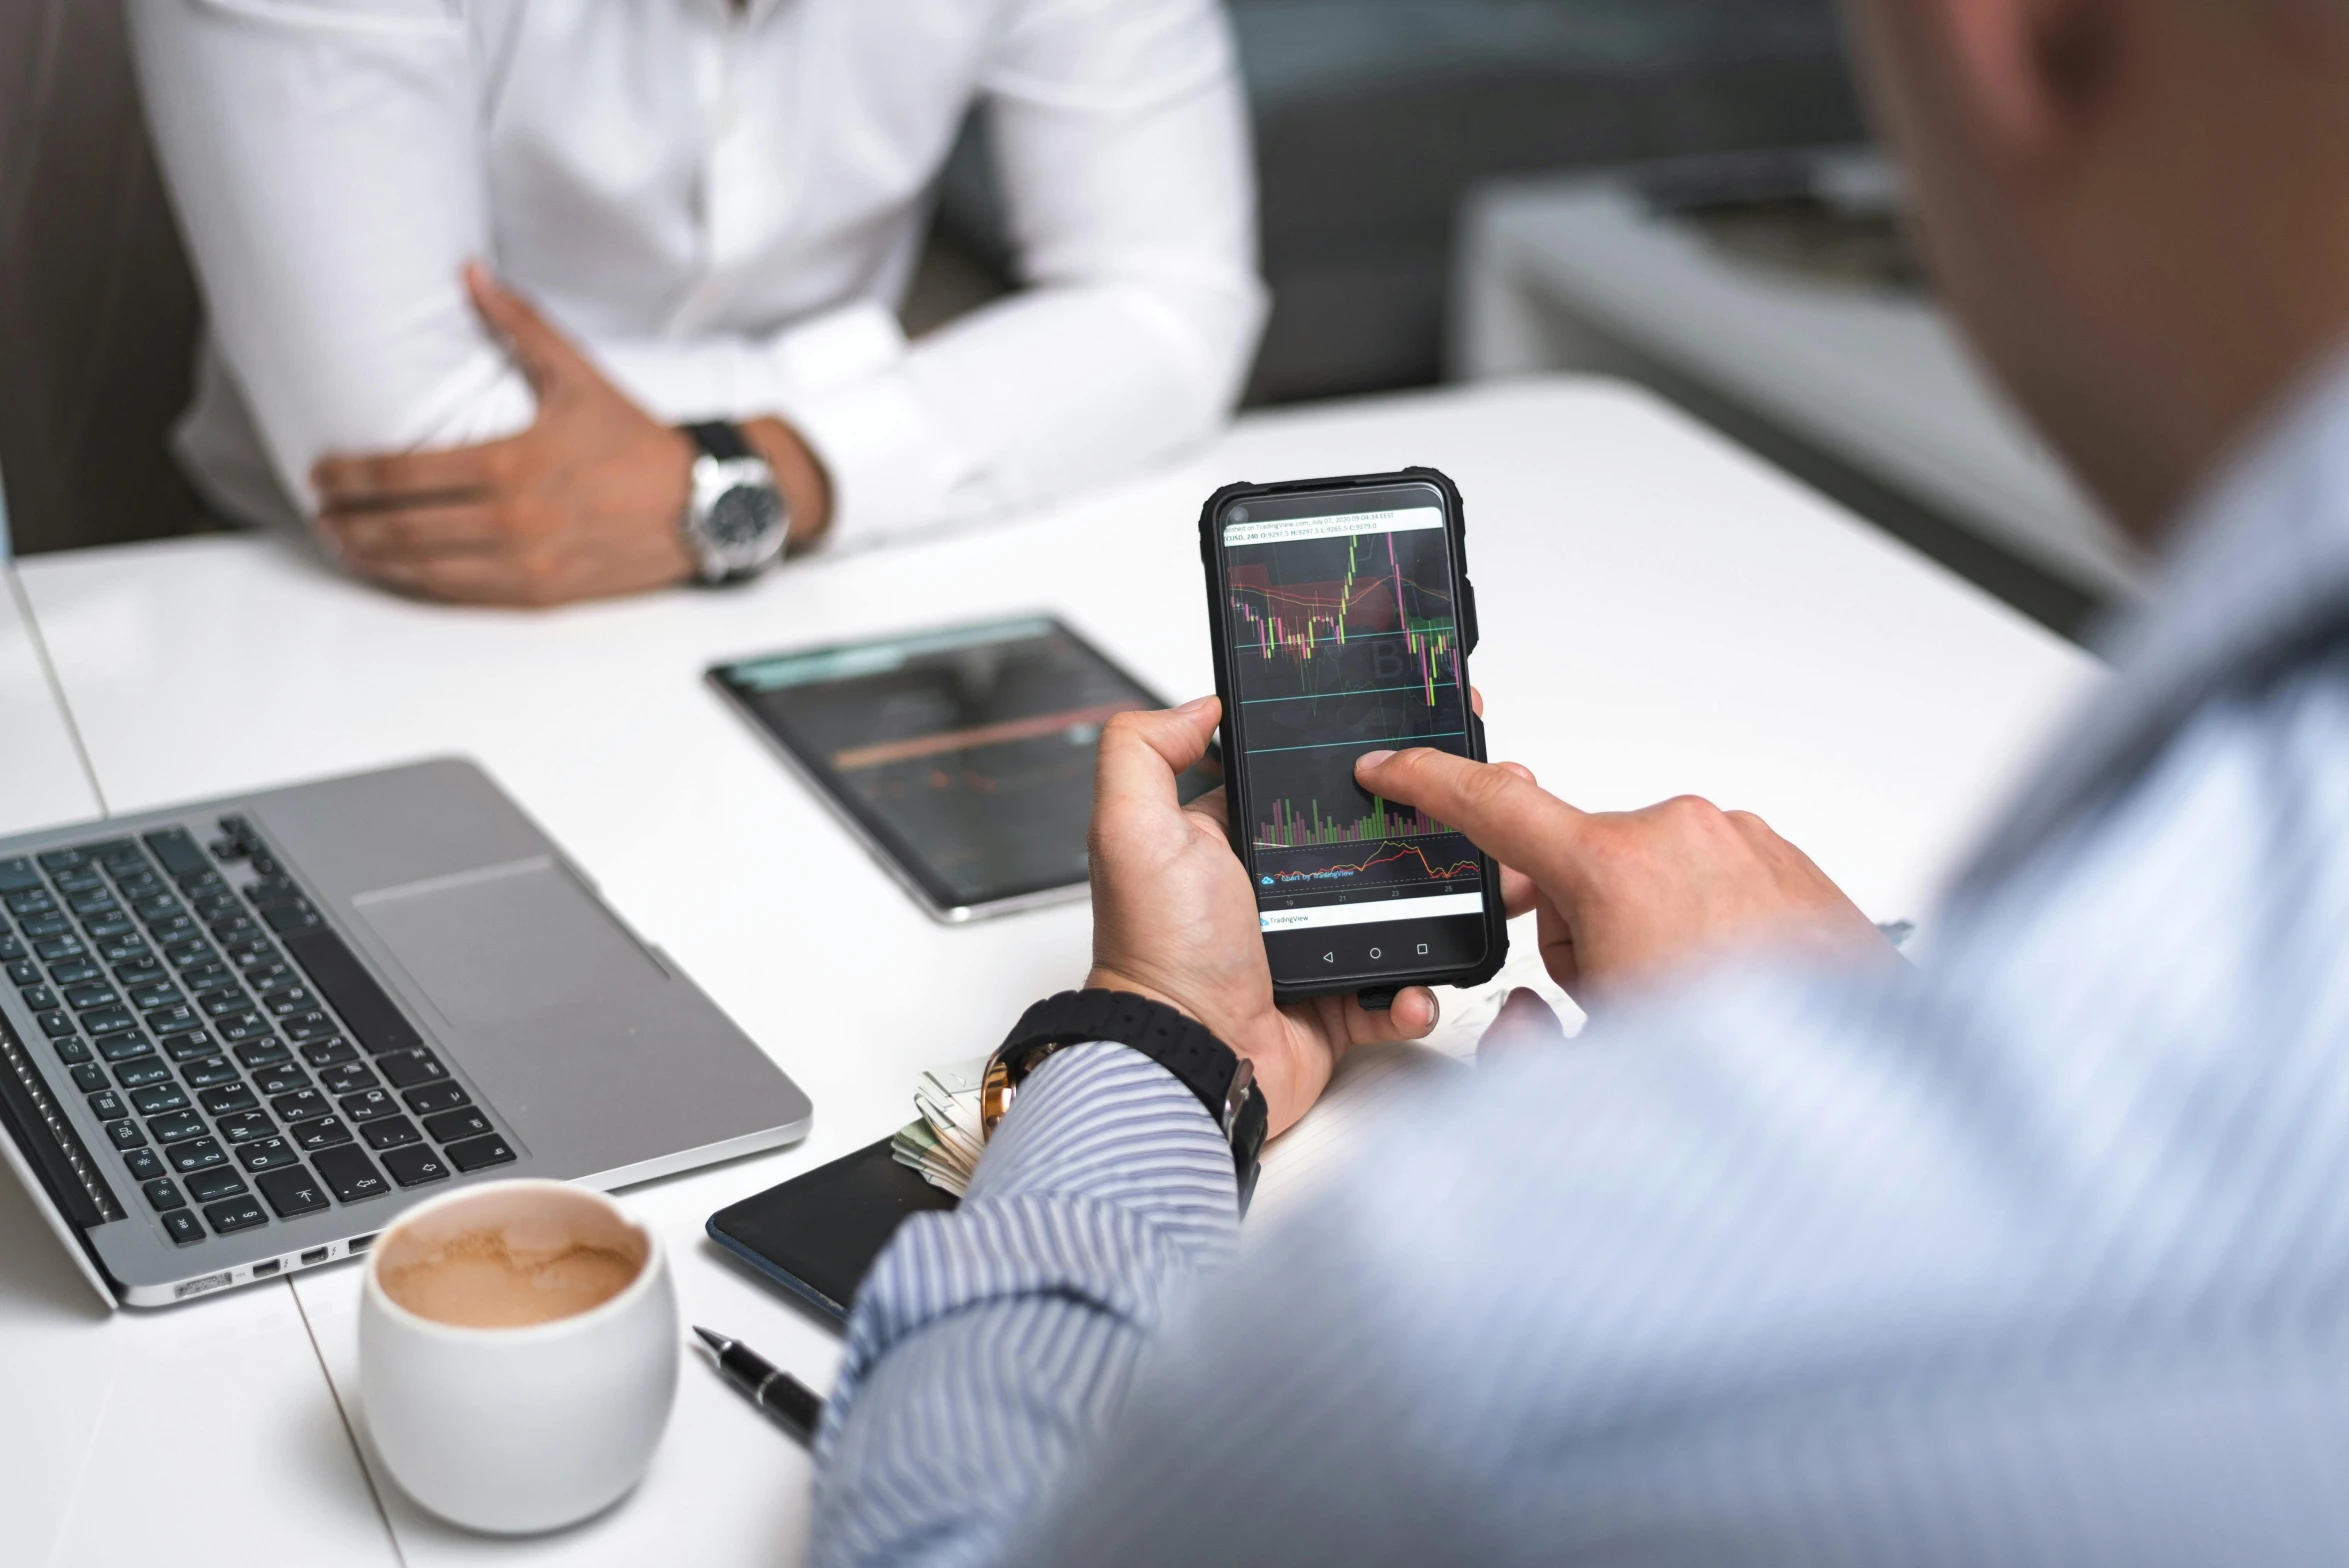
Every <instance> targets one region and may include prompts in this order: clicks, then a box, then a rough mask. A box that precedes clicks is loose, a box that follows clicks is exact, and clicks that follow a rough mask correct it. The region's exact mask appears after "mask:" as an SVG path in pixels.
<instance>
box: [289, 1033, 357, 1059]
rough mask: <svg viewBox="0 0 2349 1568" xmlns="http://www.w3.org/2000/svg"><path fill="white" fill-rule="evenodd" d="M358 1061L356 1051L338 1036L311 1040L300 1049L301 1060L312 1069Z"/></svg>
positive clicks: (349, 1043)
mask: <svg viewBox="0 0 2349 1568" xmlns="http://www.w3.org/2000/svg"><path fill="white" fill-rule="evenodd" d="M358 1059H359V1052H358V1050H357V1049H356V1048H355V1047H353V1046H352V1044H351V1042H350V1041H348V1040H346V1039H344V1038H343V1037H342V1036H341V1035H339V1034H337V1035H329V1036H328V1037H327V1038H325V1039H323V1040H313V1041H311V1042H310V1043H309V1044H308V1045H305V1046H303V1047H302V1060H303V1061H305V1062H308V1063H309V1064H310V1065H311V1066H313V1067H332V1066H333V1065H334V1064H335V1063H337V1062H355V1061H357V1060H358Z"/></svg>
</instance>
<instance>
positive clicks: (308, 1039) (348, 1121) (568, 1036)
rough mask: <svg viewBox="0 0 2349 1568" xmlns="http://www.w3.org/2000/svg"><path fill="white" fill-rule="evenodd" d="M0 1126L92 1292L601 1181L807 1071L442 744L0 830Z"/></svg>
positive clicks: (321, 1247)
mask: <svg viewBox="0 0 2349 1568" xmlns="http://www.w3.org/2000/svg"><path fill="white" fill-rule="evenodd" d="M0 968H4V969H5V970H6V971H7V981H8V983H7V984H6V986H5V987H4V988H0V1131H4V1132H5V1136H4V1137H0V1151H5V1154H6V1157H7V1160H8V1163H9V1164H10V1165H12V1166H13V1167H14V1168H15V1169H16V1172H17V1174H18V1176H19V1177H20V1178H21V1179H22V1180H23V1181H24V1183H25V1185H26V1187H27V1188H28V1189H29V1190H30V1191H31V1192H32V1193H33V1195H34V1197H35V1198H36V1200H37V1201H38V1202H39V1203H40V1205H41V1207H42V1209H43V1211H44V1213H45V1214H46V1215H47V1217H48V1219H49V1222H50V1224H51V1225H52V1226H53V1227H55V1229H56V1230H57V1232H58V1234H59V1236H60V1237H61V1238H63V1239H64V1240H65V1242H66V1244H67V1245H68V1247H69V1248H70V1249H71V1251H72V1252H73V1254H74V1257H75V1259H76V1261H77V1262H78V1263H79V1264H80V1265H81V1267H82V1270H83V1272H84V1274H86V1275H87V1276H88V1277H89V1279H90V1282H91V1283H92V1284H93V1285H95V1286H96V1287H97V1288H98V1289H99V1290H100V1292H101V1293H103V1294H104V1296H105V1297H106V1299H107V1301H108V1302H109V1303H110V1304H112V1303H116V1302H121V1303H127V1304H129V1305H132V1306H142V1307H145V1306H164V1305H168V1304H170V1303H172V1302H175V1301H183V1300H186V1299H188V1298H189V1297H191V1296H197V1295H202V1294H206V1293H208V1292H211V1291H215V1290H220V1289H224V1288H226V1287H228V1286H231V1285H241V1284H246V1283H249V1282H251V1281H253V1280H256V1279H266V1278H272V1277H275V1276H277V1275H280V1274H284V1273H289V1272H291V1271H293V1270H295V1269H300V1268H310V1267H315V1266H316V1265H318V1264H321V1263H325V1262H328V1261H330V1260H333V1259H337V1258H343V1257H349V1256H353V1255H355V1254H358V1253H360V1252H363V1251H365V1250H366V1248H367V1245H368V1244H369V1243H370V1242H371V1241H372V1240H373V1239H374V1237H375V1235H376V1234H377V1233H378V1232H380V1231H381V1230H382V1229H383V1228H384V1226H385V1225H386V1224H388V1223H389V1222H390V1221H391V1219H392V1218H393V1216H395V1215H397V1214H398V1213H399V1212H400V1211H401V1210H402V1209H403V1208H405V1207H407V1206H408V1205H409V1204H411V1203H414V1202H416V1201H419V1200H421V1199H423V1198H426V1197H430V1196H432V1195H433V1194H435V1193H440V1192H445V1191H447V1190H449V1188H450V1187H452V1186H454V1185H459V1184H463V1183H467V1182H476V1181H486V1180H495V1179H501V1178H506V1177H514V1176H537V1177H552V1178H557V1179H561V1180H569V1181H578V1182H581V1183H584V1184H586V1185H588V1186H593V1187H601V1188H611V1187H619V1186H624V1185H626V1184H628V1183H631V1182H638V1181H645V1180H649V1179H651V1178H653V1177H656V1176H663V1175H668V1174H670V1173H672V1172H675V1171H681V1170H687V1169H690V1168H692V1167H695V1166H699V1165H704V1164H708V1163H711V1162H713V1161H716V1160H722V1159H726V1158H729V1157H732V1156H735V1155H740V1154H748V1153H752V1152H754V1151H757V1150H760V1149H767V1148H773V1147H775V1146H777V1145H779V1144H783V1143H788V1142H790V1141H792V1140H793V1139H796V1138H798V1137H800V1136H802V1135H803V1134H804V1133H805V1132H806V1130H807V1127H808V1123H809V1119H810V1114H811V1109H810V1106H809V1103H808V1099H807V1097H806V1096H805V1095H804V1094H802V1093H801V1092H800V1091H799V1089H798V1087H797V1086H796V1085H794V1084H793V1083H792V1082H791V1080H790V1079H789V1078H787V1077H786V1076H784V1074H783V1073H782V1072H781V1071H780V1070H779V1069H778V1068H776V1066H775V1065H774V1064H773V1063H772V1062H771V1061H769V1060H768V1059H767V1057H766V1056H765V1055H764V1054H763V1053H761V1052H760V1050H759V1049H758V1047H757V1046H755V1045H753V1044H752V1043H751V1041H750V1039H749V1038H748V1037H747V1036H745V1035H744V1034H743V1033H742V1031H741V1030H740V1029H738V1028H736V1027H735V1026H734V1024H733V1023H732V1022H731V1021H730V1020H729V1019H728V1018H727V1017H726V1016H725V1014H723V1013H721V1012H720V1011H719V1010H718V1008H717V1007H716V1005H715V1004H713V1003H712V1002H711V1001H710V1000H709V998H708V997H706V996H704V995H703V994H702V993H701V991H700V990H699V988H697V987H696V986H695V985H694V984H693V982H692V981H691V980H689V979H687V978H686V976H685V975H684V974H683V973H682V972H681V971H679V970H678V968H677V967H676V966H675V965H674V964H673V963H671V962H670V961H669V960H668V958H667V957H666V956H664V955H663V954H662V953H661V952H660V950H659V949H657V948H654V947H651V946H649V945H647V944H646V943H644V942H643V941H641V940H639V939H638V938H637V937H636V936H635V934H634V933H632V932H631V931H629V930H628V928H627V927H626V926H625V925H623V924H622V923H621V922H620V920H619V919H618V918H617V917H616V916H615V915H614V914H613V913H612V912H611V910H610V909H608V908H607V907H606V906H605V905H604V903H603V901H602V900H601V899H600V898H598V897H597V896H596V894H595V892H594V890H593V888H592V886H591V885H590V884H589V883H588V881H587V880H586V878H585V877H583V876H582V875H581V874H580V873H579V872H578V870H577V869H576V868H574V867H573V866H572V865H571V863H570V862H569V861H568V860H566V859H565V858H564V856H563V854H562V852H561V851H560V850H558V849H557V848H556V847H555V845H554V844H553V842H552V841H551V840H549V839H548V838H547V836H546V835H545V834H544V833H542V832H540V831H539V829H538V828H537V827H536V826H534V825H533V824H532V823H531V822H530V821H529V819H528V818H526V817H525V816H524V815H523V814H522V812H521V811H520V810H519V809H517V808H516V807H515V805H514V804H513V802H512V801H510V800H509V799H507V798H506V796H505V795H504V794H503V793H502V792H500V791H499V789H498V788H497V786H496V785H495V784H493V783H492V782H491V781H490V779H489V777H488V776H487V775H486V774H484V773H483V772H482V771H481V770H480V769H479V768H478V767H476V766H474V765H473V764H471V763H469V762H464V761H458V760H442V761H431V762H424V763H418V764H415V765H413V766H408V767H401V768H394V769H389V770H386V771H381V772H373V773H364V774H357V775H353V776H351V777H348V778H338V779H331V780H326V781H323V782H319V783H312V784H303V785H297V786H294V787H292V788H287V789H279V790H270V791H267V792H264V793H260V794H251V795H237V796H230V797H225V798H222V799H219V800H213V801H206V802H204V803H202V804H200V805H193V806H187V807H182V808H178V809H174V810H166V811H153V812H143V813H139V814H137V815H133V816H123V817H116V818H110V819H108V820H106V821H103V822H95V823H87V824H83V825H81V826H78V827H71V828H58V829H52V830H48V831H44V832H41V833H33V834H25V835H20V836H18V837H14V838H9V839H4V840H0Z"/></svg>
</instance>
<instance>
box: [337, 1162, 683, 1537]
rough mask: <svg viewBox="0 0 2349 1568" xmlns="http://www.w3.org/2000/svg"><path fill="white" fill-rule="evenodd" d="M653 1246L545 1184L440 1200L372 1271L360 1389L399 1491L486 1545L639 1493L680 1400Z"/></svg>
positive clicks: (660, 1268)
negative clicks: (485, 1538) (489, 1538)
mask: <svg viewBox="0 0 2349 1568" xmlns="http://www.w3.org/2000/svg"><path fill="white" fill-rule="evenodd" d="M679 1344H680V1341H679V1340H678V1337H677V1300H676V1293H675V1290H674V1288H673V1287H672V1286H671V1284H670V1281H669V1265H668V1258H667V1256H666V1254H665V1253H663V1251H662V1250H661V1244H660V1241H659V1238H657V1237H655V1236H654V1235H653V1234H652V1233H651V1232H650V1231H648V1230H646V1229H645V1228H644V1227H642V1226H640V1225H638V1224H636V1223H635V1222H634V1221H632V1220H630V1219H629V1218H628V1216H627V1215H626V1213H624V1212H623V1211H622V1210H621V1209H620V1207H619V1205H617V1204H615V1203H614V1202H612V1200H611V1199H609V1198H607V1197H604V1196H603V1195H602V1194H600V1193H594V1192H589V1191H586V1190H585V1189H583V1188H579V1187H573V1186H568V1185H566V1184H564V1183H562V1182H553V1181H506V1182H493V1183H488V1184H485V1185H482V1186H478V1187H467V1188H461V1189H459V1190H457V1191H454V1192H449V1193H444V1194H443V1195H441V1196H440V1197H438V1198H435V1199H433V1200H432V1201H430V1202H428V1203H424V1204H420V1205H419V1206H417V1207H416V1208H414V1209H411V1210H410V1211H408V1213H406V1214H404V1215H402V1216H401V1217H400V1219H399V1220H398V1221H396V1222H395V1223H394V1224H393V1225H392V1226H391V1227H390V1228H389V1229H388V1230H386V1231H385V1232H384V1233H383V1234H382V1236H380V1237H379V1238H377V1240H376V1243H375V1247H374V1250H373V1251H372V1252H371V1253H370V1254H369V1255H368V1259H367V1270H366V1281H365V1286H364V1298H363V1300H362V1301H361V1304H360V1309H359V1383H360V1389H361V1392H362V1395H363V1397H364V1399H365V1401H366V1412H367V1425H368V1429H369V1432H370V1434H371V1435H372V1437H373V1438H374V1442H375V1450H376V1453H377V1454H378V1455H379V1456H380V1457H381V1459H382V1461H383V1463H384V1466H385V1467H386V1468H387V1469H389V1470H390V1471H391V1474H392V1476H393V1478H394V1479H395V1480H397V1481H398V1482H399V1484H400V1486H401V1488H402V1489H403V1490H405V1491H406V1492H407V1493H408V1495H409V1496H411V1497H413V1498H414V1499H415V1500H416V1501H417V1502H419V1503H421V1504H422V1505H423V1506H424V1507H426V1508H428V1509H430V1510H431V1511H432V1512H433V1513H436V1514H438V1515H440V1516H441V1517H442V1518H444V1519H447V1520H449V1521H450V1522H452V1523H454V1524H460V1525H464V1526H466V1527H467V1528H470V1529H474V1530H482V1531H488V1532H491V1533H493V1534H501V1535H516V1534H528V1533H531V1532H534V1531H540V1530H552V1529H557V1528H559V1527H561V1526H563V1525H567V1524H572V1523H575V1522H577V1521H579V1520H581V1519H585V1518H587V1517H588V1516H590V1515H592V1514H595V1513H598V1512H600V1511H601V1510H603V1509H605V1508H608V1507H610V1506H611V1505H612V1504H613V1503H615V1502H617V1501H618V1500H619V1499H620V1498H621V1497H622V1496H624V1495H626V1493H627V1492H628V1490H629V1489H630V1488H631V1487H633V1486H635V1485H636V1483H637V1482H638V1481H639V1480H640V1479H642V1478H643V1475H644V1472H645V1467H646V1466H647V1465H649V1464H650V1463H651V1462H652V1455H653V1450H654V1448H656V1447H657V1446H658V1445H659V1443H660V1439H661V1433H662V1431H663V1429H664V1428H665V1427H666V1426H667V1425H668V1421H669V1407H670V1405H671V1403H672V1402H673V1401H674V1399H675V1397H676V1392H677V1359H678V1355H679Z"/></svg>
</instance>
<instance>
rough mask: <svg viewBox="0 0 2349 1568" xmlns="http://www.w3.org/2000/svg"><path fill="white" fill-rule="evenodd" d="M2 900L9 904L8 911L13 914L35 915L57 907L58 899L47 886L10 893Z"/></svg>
mask: <svg viewBox="0 0 2349 1568" xmlns="http://www.w3.org/2000/svg"><path fill="white" fill-rule="evenodd" d="M0 902H5V903H6V904H7V905H8V912H9V913H10V914H12V915H34V914H39V913H40V912H41V911H43V910H45V909H55V908H56V907H57V900H55V899H54V898H51V897H50V896H49V890H48V889H47V888H45V887H28V888H25V889H23V890H22V891H20V892H15V893H10V894H8V895H7V896H6V898H5V899H4V900H0Z"/></svg>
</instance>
